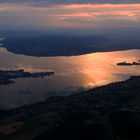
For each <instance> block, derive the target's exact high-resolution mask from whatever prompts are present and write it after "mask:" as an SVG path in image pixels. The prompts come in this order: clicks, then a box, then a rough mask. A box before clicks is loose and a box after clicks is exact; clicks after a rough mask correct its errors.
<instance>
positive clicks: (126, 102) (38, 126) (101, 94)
mask: <svg viewBox="0 0 140 140" xmlns="http://www.w3.org/2000/svg"><path fill="white" fill-rule="evenodd" d="M139 91H140V76H132V77H130V78H129V79H128V80H126V81H122V82H116V83H111V84H108V85H105V86H101V87H97V88H93V89H90V90H87V91H84V92H80V93H77V94H73V95H69V96H66V97H59V96H55V97H50V98H48V99H47V100H46V101H44V102H40V103H35V104H30V105H25V106H22V107H19V108H15V109H10V110H1V111H0V138H1V137H2V138H5V137H6V138H7V137H9V139H7V140H16V139H21V138H22V139H23V140H27V139H26V138H27V137H26V135H28V134H29V133H30V137H29V138H28V140H34V139H35V138H37V137H38V136H39V137H38V138H37V140H41V139H43V138H42V133H44V132H45V136H46V134H48V132H49V131H51V130H54V129H55V128H57V127H58V128H59V125H60V126H61V124H63V117H64V116H65V115H66V116H67V115H68V116H69V115H70V116H71V115H74V114H75V113H74V112H77V113H78V114H79V115H80V112H81V111H82V112H83V113H84V112H87V113H88V112H91V111H93V110H94V111H95V112H98V113H99V114H104V115H105V116H107V117H110V115H111V114H112V113H113V112H115V113H117V112H120V113H123V112H128V113H130V114H140V102H139V100H140V92H139ZM79 111H80V112H79ZM87 113H86V114H87ZM63 115H64V116H63ZM83 115H85V113H84V114H83ZM80 117H81V116H80ZM109 119H110V118H109ZM31 122H32V123H31ZM96 123H98V122H96ZM108 123H109V122H108ZM58 124H59V125H58ZM13 128H14V129H13ZM11 129H12V130H11ZM64 130H65V128H64ZM34 131H36V133H34ZM11 136H12V138H11ZM2 140H3V139H2ZM35 140H36V139H35Z"/></svg>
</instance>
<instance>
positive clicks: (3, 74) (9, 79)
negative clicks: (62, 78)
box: [0, 69, 54, 85]
mask: <svg viewBox="0 0 140 140" xmlns="http://www.w3.org/2000/svg"><path fill="white" fill-rule="evenodd" d="M53 74H54V72H53V71H48V72H35V73H30V72H25V71H24V70H23V69H19V70H0V85H6V84H11V83H15V79H17V78H38V77H45V76H50V75H53Z"/></svg>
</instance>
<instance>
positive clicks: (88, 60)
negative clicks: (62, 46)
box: [0, 48, 140, 109]
mask: <svg viewBox="0 0 140 140" xmlns="http://www.w3.org/2000/svg"><path fill="white" fill-rule="evenodd" d="M138 60H140V50H127V51H117V52H102V53H91V54H86V55H80V56H69V57H32V56H25V55H19V54H14V53H11V52H9V51H7V49H6V48H0V69H6V70H7V69H8V70H15V69H24V70H25V71H29V72H42V71H48V70H52V71H54V72H55V74H54V75H52V76H48V77H45V78H19V79H16V82H15V83H14V84H10V85H1V86H0V109H9V108H15V107H19V106H22V105H25V104H31V103H36V102H40V101H44V100H45V99H47V98H48V97H50V96H66V95H69V94H73V93H76V92H77V91H82V90H85V89H89V88H92V87H97V86H102V85H105V84H108V83H112V82H116V81H122V80H126V79H128V78H129V77H130V76H132V75H140V66H117V65H116V64H117V63H118V62H122V61H127V62H133V61H138Z"/></svg>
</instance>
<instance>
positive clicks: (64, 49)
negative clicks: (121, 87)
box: [3, 33, 140, 56]
mask: <svg viewBox="0 0 140 140" xmlns="http://www.w3.org/2000/svg"><path fill="white" fill-rule="evenodd" d="M130 38H131V39H130ZM3 43H4V45H3V46H4V47H6V48H7V49H8V50H9V51H11V52H13V53H17V54H25V55H30V56H71V55H80V54H86V53H93V52H105V51H117V50H127V49H140V41H139V38H138V37H133V38H132V36H125V37H124V36H123V35H122V36H107V35H106V36H105V35H72V34H71V35H70V34H69V35H68V34H55V35H53V34H42V35H33V33H30V34H29V35H28V34H27V35H26V33H24V34H23V35H19V36H18V34H17V35H16V34H14V35H13V36H12V35H10V36H7V37H6V38H5V40H4V42H3Z"/></svg>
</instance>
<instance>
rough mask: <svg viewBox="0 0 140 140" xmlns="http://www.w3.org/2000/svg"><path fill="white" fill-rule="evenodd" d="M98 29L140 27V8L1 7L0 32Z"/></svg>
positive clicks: (100, 5)
mask: <svg viewBox="0 0 140 140" xmlns="http://www.w3.org/2000/svg"><path fill="white" fill-rule="evenodd" d="M23 2H24V1H23ZM96 27H104V28H105V27H140V4H91V3H90V4H61V5H51V6H45V7H44V6H41V7H40V6H39V7H38V6H37V7H36V6H31V5H28V4H25V3H23V4H16V3H14V4H13V3H1V4H0V29H22V30H23V29H56V28H96Z"/></svg>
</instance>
